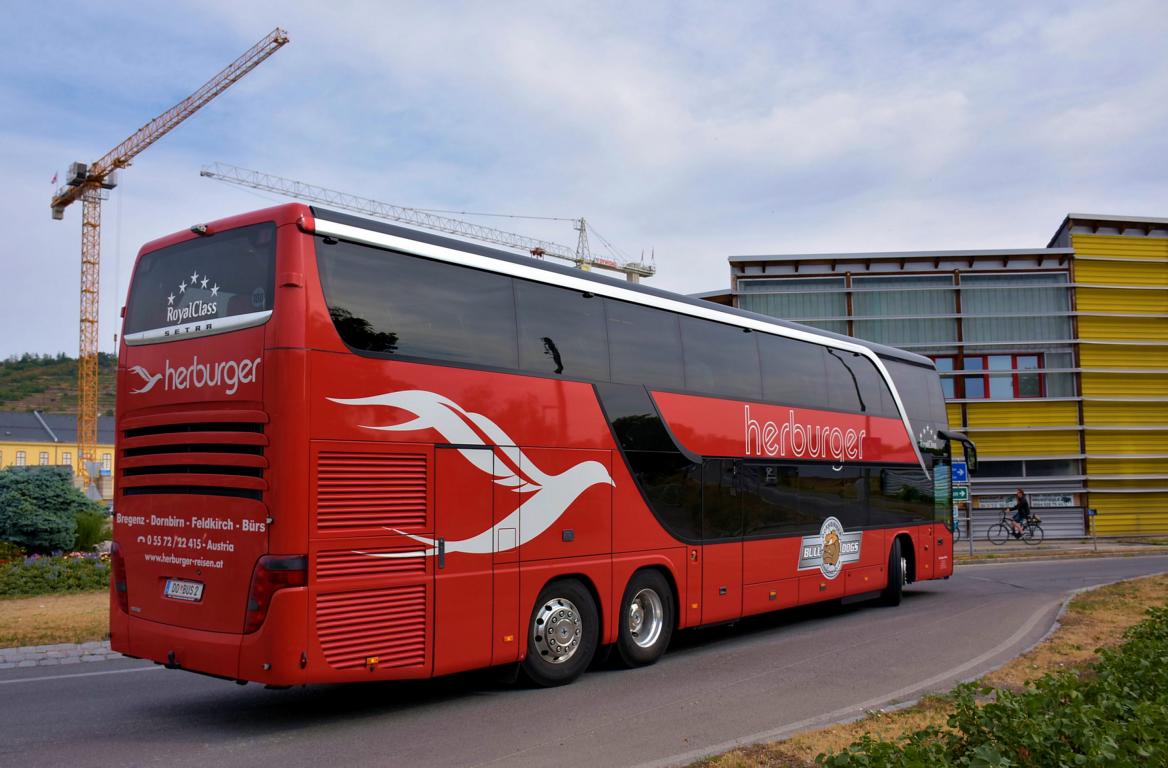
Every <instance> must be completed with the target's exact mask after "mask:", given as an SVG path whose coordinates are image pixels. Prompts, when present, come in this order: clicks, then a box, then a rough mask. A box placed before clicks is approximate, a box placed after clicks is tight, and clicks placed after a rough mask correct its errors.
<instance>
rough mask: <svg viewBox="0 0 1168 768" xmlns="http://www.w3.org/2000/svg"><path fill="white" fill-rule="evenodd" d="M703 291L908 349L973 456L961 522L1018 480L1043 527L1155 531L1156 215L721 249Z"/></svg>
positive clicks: (981, 513)
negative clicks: (881, 243) (898, 245)
mask: <svg viewBox="0 0 1168 768" xmlns="http://www.w3.org/2000/svg"><path fill="white" fill-rule="evenodd" d="M730 266H731V291H730V294H729V295H728V296H726V295H724V294H723V295H707V296H706V298H710V299H712V300H716V301H722V302H725V303H730V304H733V305H734V306H737V307H740V308H742V309H746V310H751V311H755V312H760V313H763V314H770V315H774V316H777V317H783V318H785V319H788V320H794V321H797V322H802V323H806V324H808V325H813V326H816V327H819V328H823V329H825V330H830V331H836V332H839V333H845V334H848V335H852V336H858V337H860V338H865V339H870V340H872V341H877V342H880V343H884V344H890V345H892V346H897V347H902V348H905V349H909V350H912V351H914V352H918V353H920V354H924V355H927V356H929V357H931V358H933V359H934V360H935V361H936V363H937V367H938V370H939V371H940V372H941V376H942V382H943V385H944V388H945V395H946V399H947V402H948V409H949V421H950V423H951V424H952V425H953V426H954V427H960V428H962V429H964V430H965V431H966V432H967V433H968V434H969V436H970V437H971V438H972V439H973V440H974V441H975V442H976V443H977V446H978V452H979V454H980V457H981V459H982V465H981V469H980V471H979V473H978V474H977V475H976V476H975V477H973V478H972V482H971V487H970V495H971V501H972V508H973V524H972V530H973V532H974V534H975V535H976V533H977V532H978V531H981V530H984V527H985V525H986V524H988V523H987V521H990V520H992V519H994V518H995V517H996V515H997V513H998V511H999V510H1000V509H1001V508H1002V507H1003V506H1004V505H1006V504H1007V503H1009V501H1010V496H1011V495H1012V494H1013V492H1014V490H1015V489H1016V488H1019V487H1022V488H1024V489H1025V490H1026V491H1027V493H1029V494H1030V496H1031V500H1032V502H1033V503H1034V506H1035V507H1037V508H1038V509H1039V510H1041V514H1042V516H1043V518H1044V521H1045V522H1044V527H1046V528H1047V535H1048V536H1050V535H1051V534H1052V533H1053V534H1054V535H1055V536H1060V535H1061V536H1077V535H1084V534H1085V533H1088V532H1089V531H1090V530H1091V527H1092V525H1094V527H1095V530H1096V531H1097V532H1098V533H1099V534H1100V535H1133V534H1164V533H1168V219H1157V218H1130V217H1115V216H1098V215H1080V214H1071V215H1068V216H1067V217H1066V219H1065V220H1064V221H1063V223H1062V225H1061V226H1060V227H1059V228H1058V230H1057V232H1056V233H1055V235H1054V237H1053V238H1052V240H1051V241H1050V243H1049V244H1048V245H1047V247H1045V248H1027V249H1010V250H981V251H928V252H923V251H916V252H896V253H836V254H794V255H769V256H734V257H731V258H730Z"/></svg>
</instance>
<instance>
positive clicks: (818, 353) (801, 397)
mask: <svg viewBox="0 0 1168 768" xmlns="http://www.w3.org/2000/svg"><path fill="white" fill-rule="evenodd" d="M756 335H757V336H758V352H759V361H760V363H761V366H762V389H763V398H764V399H766V400H770V401H772V402H776V403H782V404H783V405H794V406H803V407H809V408H822V407H823V379H824V376H825V375H826V368H825V366H824V357H825V356H826V353H825V351H824V349H823V347H821V346H819V345H818V344H810V343H808V342H805V341H796V340H795V339H787V338H784V337H782V336H772V335H770V334H765V333H760V334H756Z"/></svg>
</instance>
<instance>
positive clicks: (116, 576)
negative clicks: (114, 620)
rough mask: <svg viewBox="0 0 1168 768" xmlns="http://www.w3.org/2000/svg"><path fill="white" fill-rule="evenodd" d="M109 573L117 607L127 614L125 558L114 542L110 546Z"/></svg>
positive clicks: (128, 597) (128, 600)
mask: <svg viewBox="0 0 1168 768" xmlns="http://www.w3.org/2000/svg"><path fill="white" fill-rule="evenodd" d="M110 572H111V573H110V577H111V579H112V580H113V586H114V595H116V596H117V598H118V607H119V608H121V609H122V611H123V612H124V613H129V612H130V596H129V593H127V592H126V558H125V557H123V556H122V548H121V547H119V546H118V543H117V542H116V541H115V542H113V543H111V544H110Z"/></svg>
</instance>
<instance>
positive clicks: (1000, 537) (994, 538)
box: [986, 509, 1045, 545]
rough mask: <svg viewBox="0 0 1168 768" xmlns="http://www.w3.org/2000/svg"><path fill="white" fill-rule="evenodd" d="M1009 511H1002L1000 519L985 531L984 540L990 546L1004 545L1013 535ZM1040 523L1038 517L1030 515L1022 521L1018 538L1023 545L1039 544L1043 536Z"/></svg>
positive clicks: (1012, 520) (1040, 520)
mask: <svg viewBox="0 0 1168 768" xmlns="http://www.w3.org/2000/svg"><path fill="white" fill-rule="evenodd" d="M1009 511H1010V510H1008V509H1003V510H1002V519H1001V520H999V521H998V522H996V523H994V524H993V525H991V526H990V527H989V530H987V531H986V538H987V539H989V541H990V543H991V544H995V545H997V544H1005V543H1006V542H1007V541H1008V540H1009V539H1010V537H1012V536H1013V535H1014V525H1013V523H1014V519H1013V518H1012V517H1010V516H1009V514H1008V513H1009ZM1040 523H1042V519H1041V518H1040V517H1039V516H1038V515H1034V514H1031V515H1030V516H1029V517H1027V518H1026V519H1025V520H1023V521H1022V523H1021V525H1022V533H1021V535H1020V536H1019V537H1018V538H1020V539H1022V542H1023V543H1024V544H1030V545H1038V544H1041V543H1042V539H1043V536H1044V535H1045V534H1044V533H1043V530H1042V525H1040Z"/></svg>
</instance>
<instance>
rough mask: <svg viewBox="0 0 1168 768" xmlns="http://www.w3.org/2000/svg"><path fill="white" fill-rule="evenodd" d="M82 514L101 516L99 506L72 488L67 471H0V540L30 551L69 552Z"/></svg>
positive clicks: (31, 468)
mask: <svg viewBox="0 0 1168 768" xmlns="http://www.w3.org/2000/svg"><path fill="white" fill-rule="evenodd" d="M81 512H92V513H95V514H101V505H99V504H97V503H96V502H93V501H90V500H89V499H87V498H85V496H84V495H83V494H82V493H81V492H80V491H78V490H77V489H76V488H74V487H73V480H72V476H71V475H70V473H69V470H68V469H66V468H64V467H39V466H38V467H10V468H8V469H6V470H3V471H0V539H2V540H4V541H10V542H12V543H14V544H18V545H20V546H22V547H24V548H25V549H26V550H29V551H31V552H51V551H53V550H65V549H72V548H73V543H74V541H75V539H76V536H77V515H78V514H79V513H81Z"/></svg>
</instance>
